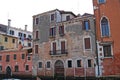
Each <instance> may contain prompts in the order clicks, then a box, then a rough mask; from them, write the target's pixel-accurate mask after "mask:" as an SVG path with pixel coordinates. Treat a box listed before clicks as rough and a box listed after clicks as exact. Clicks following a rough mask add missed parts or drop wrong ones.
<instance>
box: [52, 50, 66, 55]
mask: <svg viewBox="0 0 120 80" xmlns="http://www.w3.org/2000/svg"><path fill="white" fill-rule="evenodd" d="M67 54H68V51H67V50H55V51H50V55H51V56H61V55H67Z"/></svg>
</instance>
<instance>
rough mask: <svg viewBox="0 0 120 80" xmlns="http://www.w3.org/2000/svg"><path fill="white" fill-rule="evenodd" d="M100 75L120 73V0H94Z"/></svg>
mask: <svg viewBox="0 0 120 80" xmlns="http://www.w3.org/2000/svg"><path fill="white" fill-rule="evenodd" d="M93 8H94V14H95V18H96V38H97V51H98V53H97V63H98V70H97V71H98V76H112V75H120V68H119V67H120V64H119V61H120V45H119V44H120V42H119V29H120V27H119V26H120V0H93Z"/></svg>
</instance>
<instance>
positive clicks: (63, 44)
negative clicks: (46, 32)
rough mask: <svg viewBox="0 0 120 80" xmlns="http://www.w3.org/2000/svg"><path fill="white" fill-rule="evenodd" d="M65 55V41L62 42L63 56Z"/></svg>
mask: <svg viewBox="0 0 120 80" xmlns="http://www.w3.org/2000/svg"><path fill="white" fill-rule="evenodd" d="M64 53H65V41H61V54H64Z"/></svg>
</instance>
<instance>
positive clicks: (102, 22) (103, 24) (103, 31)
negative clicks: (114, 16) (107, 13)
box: [101, 17, 110, 37]
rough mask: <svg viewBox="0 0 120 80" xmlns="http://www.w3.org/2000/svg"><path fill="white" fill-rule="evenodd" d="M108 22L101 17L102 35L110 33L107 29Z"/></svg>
mask: <svg viewBox="0 0 120 80" xmlns="http://www.w3.org/2000/svg"><path fill="white" fill-rule="evenodd" d="M109 30H110V29H109V23H108V20H107V19H106V18H105V17H103V18H102V20H101V31H102V36H103V37H104V36H107V37H108V36H109V35H110V31H109Z"/></svg>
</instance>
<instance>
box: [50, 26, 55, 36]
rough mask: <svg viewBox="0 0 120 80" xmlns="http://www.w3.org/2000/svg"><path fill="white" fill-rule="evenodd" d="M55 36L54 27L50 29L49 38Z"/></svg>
mask: <svg viewBox="0 0 120 80" xmlns="http://www.w3.org/2000/svg"><path fill="white" fill-rule="evenodd" d="M55 35H56V27H53V28H50V36H52V37H55Z"/></svg>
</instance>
